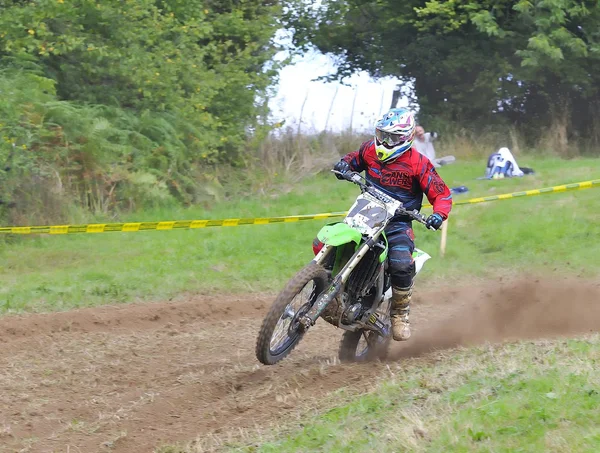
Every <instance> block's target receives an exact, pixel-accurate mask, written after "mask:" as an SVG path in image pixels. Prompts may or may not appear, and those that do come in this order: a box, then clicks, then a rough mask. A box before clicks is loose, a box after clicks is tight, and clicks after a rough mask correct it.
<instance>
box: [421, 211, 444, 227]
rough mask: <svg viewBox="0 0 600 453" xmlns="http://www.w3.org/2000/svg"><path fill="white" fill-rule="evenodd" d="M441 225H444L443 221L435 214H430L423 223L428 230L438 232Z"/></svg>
mask: <svg viewBox="0 0 600 453" xmlns="http://www.w3.org/2000/svg"><path fill="white" fill-rule="evenodd" d="M442 223H444V219H443V218H442V216H441V215H440V214H438V213H437V212H434V213H433V214H431V215H430V216H429V217H427V220H426V221H425V225H426V226H427V228H429V229H430V230H439V229H440V227H441V226H442Z"/></svg>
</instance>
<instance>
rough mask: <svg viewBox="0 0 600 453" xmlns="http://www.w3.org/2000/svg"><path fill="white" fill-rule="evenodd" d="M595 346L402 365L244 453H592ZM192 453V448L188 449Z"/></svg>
mask: <svg viewBox="0 0 600 453" xmlns="http://www.w3.org/2000/svg"><path fill="white" fill-rule="evenodd" d="M599 360H600V338H599V337H598V336H593V337H591V338H589V339H584V340H564V341H555V342H542V341H538V342H526V343H517V344H508V345H501V346H485V347H480V348H472V349H469V350H459V351H456V352H453V353H452V354H448V353H446V354H440V355H438V356H437V357H436V360H435V362H434V363H432V360H431V358H428V359H412V360H405V361H403V362H402V363H398V364H395V365H392V366H391V367H390V372H391V373H392V374H393V378H392V379H391V380H389V381H387V382H385V383H382V384H380V385H379V386H378V387H377V388H376V389H375V391H374V392H373V393H371V394H367V395H364V396H361V397H359V398H355V399H354V400H353V401H352V402H349V403H347V404H345V405H342V406H339V407H335V408H332V409H330V410H329V411H327V412H325V413H324V414H322V415H319V416H317V417H313V418H312V419H310V420H308V421H306V422H305V423H304V425H303V427H302V428H300V429H297V430H294V431H291V432H287V433H285V432H282V433H280V434H278V435H275V436H274V438H271V439H265V438H263V439H261V440H260V441H258V442H253V443H252V444H251V445H245V446H241V445H229V449H230V450H235V451H243V452H265V453H266V452H313V451H322V452H363V451H364V452H371V451H377V452H399V451H410V452H450V451H451V452H492V451H493V452H547V451H561V452H562V451H564V452H568V451H572V452H597V451H600V411H598V405H599V404H600V380H599V378H598V373H597V371H596V370H597V366H598V361H599ZM190 451H191V450H190Z"/></svg>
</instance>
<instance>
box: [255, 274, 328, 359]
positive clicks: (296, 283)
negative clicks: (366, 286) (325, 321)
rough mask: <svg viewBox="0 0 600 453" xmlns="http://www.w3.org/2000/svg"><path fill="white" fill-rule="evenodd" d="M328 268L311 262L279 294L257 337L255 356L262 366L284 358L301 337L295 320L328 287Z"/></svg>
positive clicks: (306, 310)
mask: <svg viewBox="0 0 600 453" xmlns="http://www.w3.org/2000/svg"><path fill="white" fill-rule="evenodd" d="M327 281H328V276H327V271H325V269H323V267H322V266H320V265H318V264H316V263H310V264H309V265H308V266H306V267H305V268H304V269H302V270H301V271H300V272H298V273H297V274H296V275H295V276H294V277H293V278H292V279H291V280H290V281H289V282H288V283H287V285H286V286H285V288H284V289H283V290H282V291H281V292H280V293H279V295H278V296H277V299H275V302H273V305H272V306H271V309H270V310H269V312H268V313H267V316H265V319H264V321H263V323H262V326H261V328H260V331H259V333H258V339H257V340H256V358H257V359H258V360H259V361H260V362H261V363H264V364H265V365H274V364H275V363H277V362H279V361H280V360H282V359H284V358H285V357H286V356H287V355H288V354H289V353H290V352H292V350H293V349H294V348H295V347H296V345H297V344H298V343H299V342H300V340H301V339H302V335H303V334H302V333H300V331H299V330H298V320H299V319H300V318H301V317H302V316H303V315H304V314H306V313H307V312H308V311H309V310H310V308H311V307H312V305H313V304H314V303H315V301H316V300H317V297H318V296H319V294H321V293H322V292H323V291H324V290H325V287H326V286H327Z"/></svg>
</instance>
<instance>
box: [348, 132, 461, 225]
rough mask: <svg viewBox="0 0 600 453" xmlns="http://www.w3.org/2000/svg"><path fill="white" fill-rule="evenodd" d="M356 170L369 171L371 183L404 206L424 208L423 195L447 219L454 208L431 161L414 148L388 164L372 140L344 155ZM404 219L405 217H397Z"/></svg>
mask: <svg viewBox="0 0 600 453" xmlns="http://www.w3.org/2000/svg"><path fill="white" fill-rule="evenodd" d="M342 159H343V160H345V161H346V162H348V163H349V164H350V167H352V170H353V171H356V172H361V171H364V172H365V173H366V178H367V180H368V181H369V182H371V183H372V184H373V185H375V186H376V187H377V188H378V189H381V190H382V191H384V192H385V193H387V194H388V195H390V196H392V197H394V198H395V199H396V200H399V201H401V202H402V204H403V205H404V208H406V209H408V210H410V211H412V210H413V209H416V210H418V211H420V210H421V206H422V204H423V194H425V195H426V196H427V199H428V200H429V202H430V203H431V205H432V206H433V212H437V213H438V214H440V215H441V216H442V217H443V218H444V219H447V218H448V214H449V213H450V210H451V209H452V194H451V193H450V189H448V186H447V185H446V183H445V182H444V181H443V180H442V178H441V177H440V175H438V173H437V171H436V170H435V168H434V167H433V164H432V163H431V161H430V160H429V159H428V158H427V157H425V156H423V155H422V154H420V153H419V152H418V151H417V150H416V149H414V148H412V149H410V150H408V151H406V152H405V153H403V154H401V155H400V156H399V157H398V158H397V159H395V160H394V161H392V162H389V163H382V162H380V161H379V159H377V155H376V153H375V142H374V141H373V140H369V141H366V142H364V143H363V144H362V145H360V148H359V150H358V151H354V152H352V153H349V154H346V155H345V156H344V157H343V158H342ZM397 220H404V219H397Z"/></svg>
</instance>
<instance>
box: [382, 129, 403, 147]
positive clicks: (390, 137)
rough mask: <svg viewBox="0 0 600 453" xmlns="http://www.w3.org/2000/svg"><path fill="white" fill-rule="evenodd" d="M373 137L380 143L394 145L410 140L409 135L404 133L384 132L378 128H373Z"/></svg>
mask: <svg viewBox="0 0 600 453" xmlns="http://www.w3.org/2000/svg"><path fill="white" fill-rule="evenodd" d="M375 137H377V140H379V141H380V142H381V143H385V144H386V145H388V146H396V145H400V144H401V143H405V142H407V141H409V140H410V135H405V134H394V133H392V132H385V131H381V130H379V129H375Z"/></svg>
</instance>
